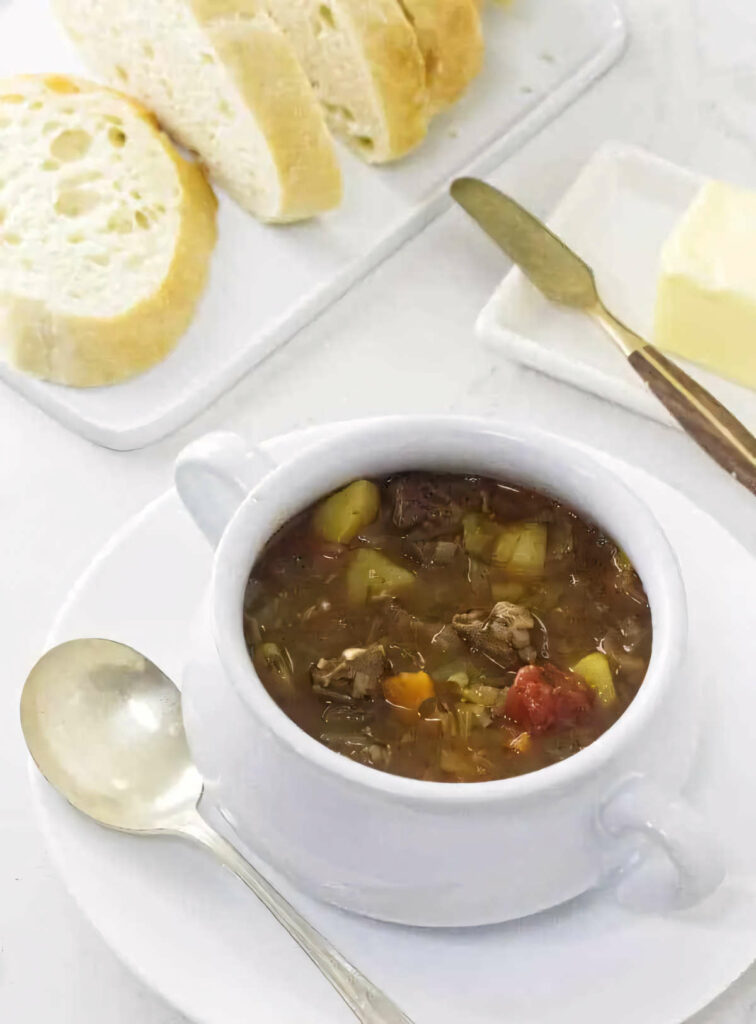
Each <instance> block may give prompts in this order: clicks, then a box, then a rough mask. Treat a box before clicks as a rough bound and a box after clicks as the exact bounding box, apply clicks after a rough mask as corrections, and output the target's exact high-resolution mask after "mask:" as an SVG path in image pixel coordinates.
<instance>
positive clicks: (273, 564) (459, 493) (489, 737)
mask: <svg viewBox="0 0 756 1024" xmlns="http://www.w3.org/2000/svg"><path fill="white" fill-rule="evenodd" d="M373 483H374V484H375V485H376V486H377V488H378V492H379V496H380V507H379V510H378V513H377V516H376V518H375V519H374V521H372V522H371V523H370V524H369V525H367V526H364V527H363V528H362V529H360V531H359V533H358V535H357V536H356V537H354V538H353V539H351V540H349V542H348V543H345V544H342V543H335V542H333V541H330V540H325V539H323V537H322V536H318V535H317V531H316V528H315V526H314V520H313V516H314V513H315V510H316V508H317V507H318V506H317V505H316V506H312V507H311V508H309V509H307V510H306V511H304V512H302V513H301V514H299V515H297V516H296V517H294V518H293V519H292V520H291V521H290V522H289V523H288V524H286V526H284V527H283V528H282V529H281V530H279V531H278V533H276V535H275V536H274V537H273V538H272V539H271V540H270V542H269V543H268V545H267V546H266V548H265V550H264V551H263V553H262V555H261V556H260V558H259V559H258V562H257V564H256V565H255V567H254V569H253V571H252V574H251V577H250V580H249V585H248V589H247V594H246V597H245V606H244V627H245V636H246V639H247V644H248V648H249V650H250V654H251V656H252V657H253V660H254V663H255V666H256V668H257V671H258V674H259V676H260V679H261V680H262V682H263V684H264V686H265V687H266V689H267V690H268V692H269V694H270V696H271V697H272V698H273V700H275V701H276V703H277V704H279V705H280V707H281V708H282V709H283V710H284V711H285V712H286V714H287V715H288V716H289V717H290V718H291V719H292V720H293V721H294V722H296V723H297V725H299V726H300V728H302V729H303V730H304V731H305V732H307V733H308V734H309V735H311V736H313V737H314V738H315V739H316V740H319V741H320V742H321V743H324V744H325V745H326V746H328V747H330V748H331V749H332V750H334V751H337V752H338V753H340V754H343V755H345V756H347V757H350V758H352V759H353V760H356V761H359V762H361V763H363V764H366V765H369V766H372V767H374V768H378V769H380V770H384V771H388V772H392V773H394V774H397V775H403V776H407V777H410V778H415V779H424V780H428V781H436V782H471V781H487V780H493V779H504V778H508V777H511V776H515V775H521V774H523V773H526V772H530V771H534V770H536V769H539V768H542V767H545V766H547V765H549V764H553V763H554V762H556V761H560V760H562V759H563V758H565V757H567V756H569V755H571V754H573V753H575V752H577V751H578V750H581V749H582V748H584V747H586V746H587V745H589V744H590V743H592V742H593V740H595V739H596V738H597V737H598V736H599V735H601V733H603V732H604V731H605V730H606V729H607V728H609V727H610V726H611V725H612V724H613V723H614V722H615V721H616V720H617V719H618V718H619V717H620V716H621V715H622V713H623V712H624V711H625V709H626V708H627V706H628V705H629V704H630V702H631V701H632V700H633V698H634V697H635V695H636V693H637V691H638V688H639V686H640V685H641V682H642V681H643V678H644V675H645V672H646V669H647V666H648V661H649V658H650V652H651V615H650V610H649V607H648V602H647V600H646V595H645V593H644V591H643V588H642V586H641V583H640V580H639V579H638V577H637V575H636V574H635V572H634V570H633V569H632V567H631V566H630V564H629V562H628V561H627V559H626V556H624V554H623V553H622V552H621V551H620V550H619V548H618V547H617V545H616V544H615V543H614V542H613V541H612V540H611V538H609V537H608V536H607V535H606V534H605V533H604V532H603V531H601V530H600V529H598V528H597V527H596V526H595V525H593V524H591V523H589V522H587V521H585V520H584V519H583V518H581V517H580V516H578V515H577V514H576V513H575V512H573V511H572V510H570V509H569V508H567V507H566V506H565V505H562V504H560V503H558V502H556V501H553V500H552V499H550V498H548V497H546V496H544V495H541V494H538V493H536V492H534V491H530V490H526V489H524V488H520V487H516V486H512V485H509V484H502V483H498V482H496V481H494V480H490V479H484V478H478V477H461V476H440V475H437V474H420V473H416V474H402V475H401V476H398V477H393V478H391V477H390V478H386V479H383V480H376V481H373ZM415 493H417V494H421V495H422V496H423V497H424V501H422V502H420V507H421V509H424V510H426V511H428V514H427V515H424V513H421V518H420V520H419V521H417V516H416V515H414V511H413V510H416V507H417V502H415V504H413V503H412V501H411V500H409V501H405V500H404V499H405V498H406V496H407V495H409V498H410V499H411V498H412V496H413V494H415ZM397 495H398V497H397ZM318 504H320V503H318ZM397 509H398V512H397ZM408 510H409V511H408ZM413 515H414V519H413ZM423 515H424V517H423ZM475 515H477V516H478V517H480V518H479V519H477V520H471V519H467V520H466V522H467V523H468V525H469V524H470V523H475V524H478V523H483V524H484V525H483V527H482V530H483V533H484V534H485V536H486V537H487V536H488V533H487V532H486V531H493V532H492V533H491V536H493V537H494V538H495V542H494V543H495V544H496V543H498V544H499V547H497V548H495V551H497V552H499V553H501V552H502V551H503V550H504V548H505V547H506V546H507V544H509V540H508V539H507V538H508V537H510V535H511V536H512V537H515V538H517V543H518V544H525V541H524V540H522V538H523V536H524V534H523V533H522V532H521V531H522V526H521V524H523V523H527V524H530V525H529V526H528V527H527V528H526V530H529V531H530V532H531V534H532V535H533V536H535V537H536V538H537V540H538V542H539V543H540V541H541V539H542V538H543V536H544V533H543V531H544V530H545V536H546V552H545V559H544V560H543V562H542V564H540V563H539V564H538V565H537V566H536V567H535V568H533V566H531V565H528V566H527V567H526V568H525V570H523V569H522V566H520V565H519V563H517V561H516V559H515V561H514V562H513V561H512V560H511V559H510V560H509V561H506V560H504V561H503V563H502V558H498V561H499V562H500V563H502V564H491V557H492V556H491V554H490V552H484V553H483V557H473V556H472V555H471V554H470V551H469V550H467V549H466V547H465V538H466V536H467V535H466V533H465V528H464V526H463V520H464V517H465V516H467V517H469V516H475ZM397 521H398V522H399V523H400V524H401V525H397ZM408 523H409V524H410V525H407V524H408ZM488 524H491V525H488ZM511 524H519V525H517V526H511ZM533 524H538V525H533ZM501 527H505V528H508V530H509V532H507V529H505V530H504V532H503V533H502V532H500V529H501ZM505 534H506V536H505ZM471 536H472V539H469V538H468V546H470V547H473V548H475V546H476V544H477V539H476V537H477V534H471ZM502 537H503V538H504V540H501V538H502ZM439 543H440V544H441V547H438V545H439ZM510 546H511V545H510ZM526 546H527V545H526ZM535 546H536V548H537V547H538V544H536V545H535ZM364 549H370V550H375V551H380V552H381V553H382V555H383V556H385V557H387V558H388V559H390V560H391V562H392V563H394V564H395V565H396V566H399V567H400V568H402V569H404V570H405V571H409V572H410V573H412V576H413V579H412V582H411V583H410V584H409V585H406V586H402V587H400V588H397V589H395V590H394V592H393V593H386V590H387V587H386V586H385V585H384V584H382V583H381V582H380V579H379V580H378V582H377V583H376V582H375V574H373V576H370V579H371V580H372V581H373V582H372V583H371V584H370V586H371V587H372V588H373V589H372V591H371V593H370V594H369V596H368V598H367V599H366V600H364V601H355V597H354V593H352V594H351V596H350V592H349V585H348V582H347V581H348V578H349V571H350V566H353V564H354V558H355V552H357V551H360V550H364ZM476 550H477V549H476ZM518 550H519V549H518ZM526 553H527V552H526ZM537 553H538V552H536V554H537ZM478 554H480V552H478ZM530 554H532V552H530ZM370 557H372V556H370ZM513 557H514V556H513ZM523 557H524V556H523ZM534 557H535V556H534ZM434 558H436V559H437V560H440V561H441V563H442V564H435V563H433V562H432V561H431V563H430V564H423V560H425V561H426V562H427V561H428V560H429V559H434ZM534 564H535V563H534ZM351 571H352V573H354V569H353V568H352V570H351ZM405 580H406V578H405ZM388 589H391V588H390V587H389V588H388ZM497 595H498V597H497ZM502 595H504V596H502ZM499 598H500V599H502V600H505V601H507V602H508V605H515V606H516V607H517V608H519V609H522V610H525V611H526V612H529V613H530V614H531V615H532V620H533V626H532V628H531V629H529V630H528V631H527V633H526V635H527V637H528V640H529V643H528V644H527V645H526V646H525V647H524V648H523V649H522V650H519V649H518V650H515V648H512V647H511V646H510V647H506V645H505V646H502V647H501V653H500V652H499V648H497V649H496V652H495V658H494V659H493V660H492V657H491V654H490V651H486V650H484V649H482V647H481V644H480V643H479V642H478V641H477V640H476V641H475V642H474V643H473V646H470V641H469V638H468V639H465V638H463V637H462V636H460V634H459V631H458V628H461V627H459V621H460V620H457V622H458V627H454V626H451V625H450V623H451V622H452V619H453V618H454V617H455V616H457V615H460V614H461V613H465V612H467V611H468V610H470V609H480V612H481V615H484V613H485V615H488V614H489V613H490V612H491V610H492V608H493V607H494V605H496V604H497V599H499ZM499 607H500V608H501V606H499ZM505 610H506V609H505ZM506 614H510V612H509V611H508V610H506ZM518 614H521V612H520V613H518ZM481 621H482V622H483V623H484V625H485V633H481V634H479V636H484V635H485V637H486V638H487V639H486V641H485V643H486V644H487V643H491V642H493V641H492V640H491V637H493V630H494V629H495V628H496V623H493V624H492V623H491V619H490V618H485V616H484V618H483V619H482V620H481ZM507 621H509V620H507ZM497 622H498V620H497ZM443 627H446V628H445V629H444V628H443ZM475 628H477V626H476V627H475ZM496 635H497V637H498V635H499V634H498V633H497V634H496ZM263 645H268V646H267V647H263ZM270 645H277V649H278V650H277V652H276V650H275V649H273V648H271V647H270ZM484 646H485V645H484ZM353 649H369V650H370V651H371V652H372V656H371V657H372V660H373V661H376V660H377V661H380V660H381V658H383V659H384V665H383V668H382V669H381V670H380V671H378V672H377V682H376V679H375V678H373V676H375V675H376V673H375V672H374V671H373V668H374V666H373V667H371V671H362V670H360V671H359V672H358V673H357V674H358V676H359V678H358V679H357V680H349V679H345V678H340V677H339V670H338V666H328V665H327V666H326V668H325V669H323V670H321V671H320V675H318V673H319V670H318V668H317V666H318V665H319V664H320V665H323V663H324V662H329V661H333V662H334V663H336V662H340V663H341V665H342V667H343V666H344V665H347V664H349V665H353V664H355V662H354V661H351V662H345V661H344V660H343V659H342V652H344V651H351V650H353ZM378 651H382V654H381V653H377V652H378ZM271 652H272V656H271ZM596 652H599V654H604V655H606V660H607V662H608V666H609V669H610V671H611V682H612V684H613V687H614V691H615V693H616V699H615V700H613V701H612V702H610V703H609V704H604V703H602V701H601V700H600V699H599V697H598V691H597V690H596V689H595V688H594V687H592V686H591V685H589V684H588V682H587V681H586V679H584V678H583V677H578V676H575V675H574V674H572V673H571V671H570V670H571V669H572V667H574V666H575V665H576V663H577V662H578V661H579V660H580V659H581V658H583V657H584V656H586V655H588V654H591V653H596ZM363 660H364V659H363ZM528 663H530V664H535V666H537V667H540V668H539V671H537V672H535V673H533V671H532V670H531V671H530V675H528V673H527V672H525V673H521V671H520V670H521V669H524V668H525V666H526V664H528ZM357 664H362V661H360V662H358V663H357ZM544 665H546V666H554V667H555V668H556V669H558V670H559V671H560V672H561V673H563V674H564V676H563V677H562V676H559V675H556V674H554V673H553V672H552V675H550V676H544V675H543V666H544ZM334 668H336V670H337V671H336V677H335V678H334V679H329V681H327V682H326V683H325V684H322V683H321V684H320V685H318V684H317V678H321V677H322V676H323V674H324V673H325V674H326V675H327V674H328V673H330V672H332V670H333V669H334ZM547 671H548V672H551V671H552V670H551V669H548V670H547ZM402 672H410V673H418V672H425V673H427V675H428V676H430V677H431V680H432V686H433V691H434V693H433V694H432V695H431V696H429V697H427V698H426V699H425V700H424V701H423V703H422V704H420V706H419V708H417V709H414V708H405V707H398V706H396V704H393V703H391V702H389V700H387V699H386V697H385V693H386V692H387V690H390V689H391V686H392V685H393V684H392V683H390V682H387V679H391V678H393V677H394V676H396V675H397V674H398V673H402ZM518 673H520V674H519V675H518ZM342 674H343V673H342ZM347 674H348V671H347ZM314 677H315V678H316V686H315V688H313V681H314ZM450 677H451V678H450ZM366 678H367V685H368V692H363V691H364V690H365V686H366ZM465 678H466V680H467V684H466V685H465ZM418 679H419V677H417V676H415V677H413V680H412V685H413V686H416V685H417V683H418ZM516 680H517V684H516V686H515V690H514V691H513V690H512V687H513V685H514V684H515V682H516ZM532 680H535V683H532ZM555 680H556V681H557V683H558V685H557V686H556V687H555V686H554V685H553V684H554V681H555ZM529 681H531V684H530V685H529ZM424 685H425V684H424ZM371 687H372V689H371ZM525 691H527V694H526V697H525V705H526V710H527V713H525V711H523V705H522V700H521V699H520V696H518V697H517V701H518V702H519V703H517V704H516V702H515V696H514V694H515V693H516V694H518V695H521V694H522V693H524V692H525ZM392 692H393V691H392ZM564 693H567V697H563V696H561V695H563V694H564ZM557 698H558V700H557ZM539 701H540V702H541V703H539ZM565 702H566V703H565ZM554 708H557V709H558V710H554ZM565 708H567V710H565ZM576 708H577V710H575V709H576ZM544 709H546V710H545V711H544ZM549 709H551V710H549ZM515 710H516V711H517V712H518V713H517V714H515ZM542 712H543V714H545V715H546V719H547V721H545V722H544V721H543V720H542V718H543V716H542V715H541V713H542ZM547 712H548V713H552V712H553V715H556V718H555V720H553V721H551V723H550V724H549V721H548V713H547ZM539 715H541V718H539ZM553 715H552V717H553ZM523 716H524V717H523Z"/></svg>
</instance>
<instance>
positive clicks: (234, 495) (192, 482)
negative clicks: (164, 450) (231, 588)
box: [175, 431, 276, 547]
mask: <svg viewBox="0 0 756 1024" xmlns="http://www.w3.org/2000/svg"><path fill="white" fill-rule="evenodd" d="M275 466H276V463H275V462H274V461H273V460H272V459H271V458H270V457H269V456H268V455H266V454H265V452H263V451H262V450H261V449H260V448H253V449H251V450H250V449H249V448H248V447H247V445H246V443H245V442H244V441H243V440H242V439H241V437H239V435H238V434H232V433H230V432H228V431H217V432H216V433H213V434H207V435H206V436H205V437H201V438H199V440H197V441H194V442H192V444H190V445H188V446H187V447H186V448H185V449H184V450H183V451H182V452H181V453H180V454H179V457H178V459H177V460H176V467H175V482H176V490H177V491H178V495H179V498H181V501H182V502H183V504H184V505H185V507H186V509H187V511H188V512H189V514H190V515H191V517H192V519H194V521H195V523H196V524H197V525H198V526H199V528H200V530H202V532H203V533H204V535H205V536H206V537H207V539H208V540H209V541H210V543H211V544H212V545H213V547H216V546H217V544H218V541H219V540H220V539H221V537H222V536H223V532H224V530H225V529H226V527H227V526H228V524H229V523H230V522H231V519H232V518H233V516H234V513H235V512H236V510H237V509H238V508H239V506H240V505H241V503H242V502H243V501H244V499H245V498H246V497H247V495H248V494H249V492H250V491H251V490H252V488H253V487H254V486H255V484H257V483H258V482H259V481H260V480H261V479H262V478H263V477H264V476H265V475H266V474H267V473H269V472H270V471H271V470H272V469H274V468H275Z"/></svg>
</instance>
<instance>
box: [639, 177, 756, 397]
mask: <svg viewBox="0 0 756 1024" xmlns="http://www.w3.org/2000/svg"><path fill="white" fill-rule="evenodd" d="M654 340H655V342H656V344H657V345H658V347H659V348H661V349H665V350H666V351H668V352H674V353H676V354H677V355H680V356H683V357H684V358H685V359H690V360H691V361H692V362H694V363H699V364H700V365H701V366H706V367H708V368H709V369H711V370H714V371H715V372H716V373H719V374H721V375H722V376H723V377H729V378H730V379H731V380H734V381H737V383H739V384H745V386H746V387H749V388H754V389H756V193H754V192H749V191H747V190H745V189H740V188H735V187H734V186H732V185H726V184H725V183H724V182H718V181H711V182H708V183H707V184H706V185H704V186H703V188H702V189H701V191H700V192H699V193H698V196H697V197H696V199H695V200H694V201H693V203H692V205H691V206H690V208H689V209H688V211H687V213H686V214H685V216H684V217H683V219H682V220H681V221H680V223H679V224H678V226H677V227H676V228H675V230H674V231H673V232H672V234H671V235H670V237H669V238H668V239H667V242H666V243H665V245H664V248H663V250H662V256H661V274H660V278H659V288H658V292H657V298H656V323H655V327H654Z"/></svg>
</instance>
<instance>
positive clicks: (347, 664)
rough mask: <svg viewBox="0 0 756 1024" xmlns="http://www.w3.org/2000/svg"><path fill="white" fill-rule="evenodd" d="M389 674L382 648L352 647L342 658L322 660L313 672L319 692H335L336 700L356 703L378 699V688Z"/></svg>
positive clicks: (378, 645)
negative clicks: (371, 698)
mask: <svg viewBox="0 0 756 1024" xmlns="http://www.w3.org/2000/svg"><path fill="white" fill-rule="evenodd" d="M387 670H388V664H387V662H386V652H385V651H384V649H383V647H382V646H381V645H380V644H371V646H370V647H350V648H347V650H345V651H343V652H342V654H341V657H340V658H330V659H328V658H321V659H320V661H319V662H318V663H317V665H313V667H312V668H311V669H310V676H311V678H312V682H313V685H314V686H315V687H317V688H318V692H320V693H322V692H323V691H331V692H333V695H334V699H336V700H338V698H339V696H342V697H343V696H345V695H346V696H348V697H350V698H352V699H354V700H362V699H363V698H365V697H373V696H375V694H376V692H377V690H378V685H379V683H380V682H381V680H382V679H383V677H384V675H385V674H386V672H387Z"/></svg>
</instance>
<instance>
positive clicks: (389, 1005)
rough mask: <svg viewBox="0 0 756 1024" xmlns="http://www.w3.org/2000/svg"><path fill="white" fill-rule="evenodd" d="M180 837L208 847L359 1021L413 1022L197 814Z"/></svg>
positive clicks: (376, 1023)
mask: <svg viewBox="0 0 756 1024" xmlns="http://www.w3.org/2000/svg"><path fill="white" fill-rule="evenodd" d="M177 831H179V832H180V834H181V835H184V836H187V837H188V838H190V839H193V840H194V841H195V842H197V843H199V844H200V845H201V846H204V847H205V848H206V849H208V850H210V852H211V853H213V854H214V855H215V856H216V857H217V859H218V860H219V861H220V862H221V864H223V865H225V867H227V868H228V869H229V871H232V872H233V873H234V874H235V875H236V877H237V878H239V879H241V881H242V882H244V884H245V885H246V886H248V888H250V889H251V890H252V892H253V893H254V894H255V896H257V898H258V899H259V900H260V901H261V902H262V903H263V904H264V905H265V906H266V907H267V908H268V910H269V911H270V912H271V914H272V915H273V916H274V917H275V919H276V920H277V921H278V922H279V924H281V925H283V927H284V928H285V929H286V931H287V932H288V933H289V935H291V937H292V938H293V939H294V940H295V941H296V942H297V943H299V945H300V947H301V948H302V949H303V950H304V952H305V953H306V954H307V955H308V956H309V958H310V959H311V960H312V962H313V963H314V964H315V966H316V967H318V968H319V969H320V970H321V972H322V973H323V975H324V976H325V977H326V978H327V979H328V981H330V983H331V984H332V985H333V987H334V988H335V989H336V991H337V992H338V993H339V995H340V996H341V998H342V999H343V1000H344V1002H345V1003H346V1004H347V1006H348V1007H349V1008H350V1009H351V1010H352V1012H353V1013H354V1015H355V1017H356V1018H357V1020H359V1021H361V1022H362V1024H412V1021H411V1020H410V1018H409V1017H408V1016H407V1015H406V1014H404V1013H402V1011H401V1010H400V1009H399V1007H398V1006H396V1005H395V1004H394V1003H393V1002H392V1001H391V1000H390V999H389V998H388V996H387V995H385V993H383V992H382V991H381V990H380V989H379V988H376V986H375V985H374V984H373V983H372V982H371V981H370V980H369V979H368V978H366V977H365V976H364V975H363V974H361V973H360V971H358V970H357V968H356V967H355V966H354V965H353V964H351V963H350V962H349V961H348V960H347V959H346V958H345V957H343V956H342V955H341V953H339V951H338V950H337V949H334V947H333V946H332V945H331V944H330V942H328V940H327V939H326V938H324V937H323V936H322V935H321V934H320V932H319V931H317V930H316V929H315V928H313V926H312V925H311V924H309V923H308V922H307V921H306V920H305V919H304V918H303V917H302V915H301V914H300V913H299V912H298V911H296V910H295V909H294V907H292V906H291V904H290V903H289V902H288V901H287V900H285V899H284V898H283V896H281V894H280V893H279V892H277V890H276V889H274V888H273V886H272V885H271V884H270V882H268V881H267V879H265V878H263V876H262V875H261V874H260V873H259V872H258V871H256V870H255V868H253V867H252V865H251V864H250V863H249V861H247V860H245V858H244V857H242V855H241V854H240V853H239V851H238V850H236V849H235V848H234V847H233V846H232V845H231V844H230V843H229V842H227V841H226V840H225V839H224V838H223V837H222V836H221V835H219V833H217V832H216V831H215V830H214V829H212V828H211V827H210V826H209V825H208V824H207V822H206V821H205V820H204V819H203V818H201V817H200V816H199V814H198V815H196V816H194V817H192V818H191V819H190V820H189V821H187V822H185V823H182V825H181V827H180V828H179V829H178V830H177Z"/></svg>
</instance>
